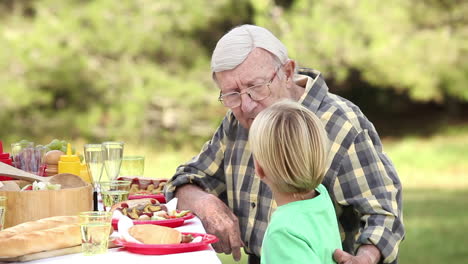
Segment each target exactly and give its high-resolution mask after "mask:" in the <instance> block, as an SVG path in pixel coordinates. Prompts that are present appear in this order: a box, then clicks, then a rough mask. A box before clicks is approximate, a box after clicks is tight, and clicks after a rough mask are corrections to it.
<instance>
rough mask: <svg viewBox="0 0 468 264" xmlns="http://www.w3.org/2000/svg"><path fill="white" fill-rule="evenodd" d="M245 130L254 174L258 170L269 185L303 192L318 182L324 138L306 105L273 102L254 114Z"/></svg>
mask: <svg viewBox="0 0 468 264" xmlns="http://www.w3.org/2000/svg"><path fill="white" fill-rule="evenodd" d="M249 134H250V135H249V143H250V145H251V148H252V153H253V155H254V159H255V160H256V164H255V165H256V170H257V174H259V173H258V172H259V171H261V173H260V174H264V176H265V177H266V178H267V179H268V181H267V182H268V183H269V184H270V187H274V188H275V189H276V190H278V191H280V192H285V193H303V192H308V191H311V190H313V189H315V188H316V187H317V186H318V185H319V184H320V183H321V182H322V179H323V176H324V174H325V169H326V165H327V157H328V138H327V136H326V132H325V130H324V128H323V125H322V123H321V121H320V120H319V119H318V118H317V116H315V114H314V113H312V112H311V111H310V110H309V109H307V108H305V107H304V106H302V105H301V104H299V103H297V102H293V101H290V100H284V101H280V102H277V103H275V104H273V105H272V106H270V107H268V108H266V109H265V110H263V111H262V112H260V113H259V114H258V116H257V117H256V118H255V120H254V122H253V123H252V127H251V128H250V132H249ZM260 176H262V175H260ZM271 185H273V186H271Z"/></svg>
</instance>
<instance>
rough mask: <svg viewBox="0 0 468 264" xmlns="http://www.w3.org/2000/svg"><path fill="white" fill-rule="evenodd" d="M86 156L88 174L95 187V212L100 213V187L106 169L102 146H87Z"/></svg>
mask: <svg viewBox="0 0 468 264" xmlns="http://www.w3.org/2000/svg"><path fill="white" fill-rule="evenodd" d="M84 154H85V160H86V166H87V167H88V172H89V173H90V174H91V181H92V184H93V186H94V193H93V201H94V211H98V186H99V182H100V181H101V177H102V170H103V168H104V151H103V147H102V145H101V144H85V145H84Z"/></svg>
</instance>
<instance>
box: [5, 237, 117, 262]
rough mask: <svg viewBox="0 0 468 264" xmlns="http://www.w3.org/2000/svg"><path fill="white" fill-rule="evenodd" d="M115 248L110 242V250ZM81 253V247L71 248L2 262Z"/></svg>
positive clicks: (6, 259) (7, 260)
mask: <svg viewBox="0 0 468 264" xmlns="http://www.w3.org/2000/svg"><path fill="white" fill-rule="evenodd" d="M115 247H117V246H116V245H115V244H114V243H112V242H110V241H109V248H115ZM80 252H81V245H79V246H74V247H69V248H61V249H56V250H49V251H42V252H38V253H33V254H28V255H23V256H19V257H14V258H0V262H26V261H31V260H37V259H45V258H51V257H56V256H63V255H68V254H75V253H80Z"/></svg>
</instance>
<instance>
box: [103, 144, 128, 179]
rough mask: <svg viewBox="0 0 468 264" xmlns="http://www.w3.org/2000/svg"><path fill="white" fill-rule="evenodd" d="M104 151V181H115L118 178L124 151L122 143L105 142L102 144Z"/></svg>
mask: <svg viewBox="0 0 468 264" xmlns="http://www.w3.org/2000/svg"><path fill="white" fill-rule="evenodd" d="M102 147H103V151H104V167H105V168H106V174H107V179H106V181H112V180H115V179H116V178H117V177H118V176H119V172H120V166H121V165H122V157H123V150H124V143H123V142H114V141H107V142H104V143H102Z"/></svg>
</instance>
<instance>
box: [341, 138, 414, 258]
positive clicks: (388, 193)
mask: <svg viewBox="0 0 468 264" xmlns="http://www.w3.org/2000/svg"><path fill="white" fill-rule="evenodd" d="M375 140H378V136H377V135H369V132H368V130H363V131H361V132H360V133H358V134H357V135H356V136H355V137H354V140H353V143H352V144H351V145H350V146H349V148H348V149H347V153H346V155H343V158H342V161H341V163H340V168H339V172H338V174H337V177H336V180H335V182H334V184H333V193H334V196H335V199H336V202H337V203H338V204H340V205H341V206H344V207H348V206H351V207H352V208H354V210H355V211H356V213H357V214H358V215H359V217H360V223H359V236H358V237H357V241H356V243H357V244H373V245H375V246H376V247H377V248H378V249H379V250H380V252H381V253H382V258H383V262H384V263H396V262H397V256H398V248H399V244H400V242H401V241H402V240H403V238H404V235H405V230H404V226H403V222H402V186H401V183H400V180H399V179H398V176H397V173H396V171H395V168H394V166H393V164H392V163H391V161H390V160H389V159H388V157H387V156H386V155H385V154H384V153H383V152H382V149H381V147H380V146H381V145H380V140H379V141H378V144H375Z"/></svg>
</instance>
